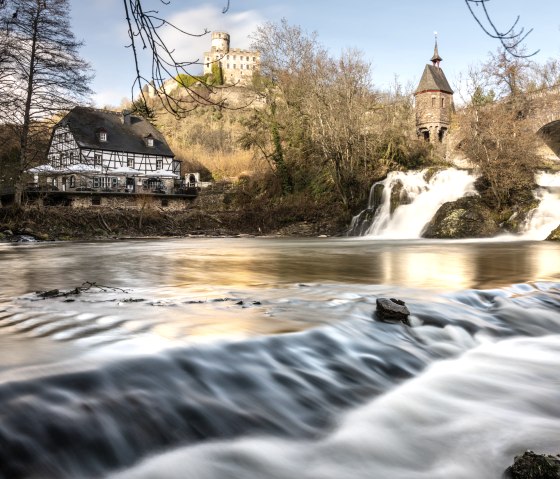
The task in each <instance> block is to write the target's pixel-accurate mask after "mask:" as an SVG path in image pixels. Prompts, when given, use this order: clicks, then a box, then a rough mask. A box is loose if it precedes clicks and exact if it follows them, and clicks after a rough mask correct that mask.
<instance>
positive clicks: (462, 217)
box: [422, 196, 500, 239]
mask: <svg viewBox="0 0 560 479" xmlns="http://www.w3.org/2000/svg"><path fill="white" fill-rule="evenodd" d="M499 232H500V228H499V226H498V224H497V223H496V220H495V219H494V217H493V214H492V210H490V209H489V208H488V207H487V206H485V205H484V203H483V202H482V200H481V199H480V198H479V197H478V196H466V197H464V198H460V199H458V200H457V201H451V202H448V203H444V204H443V205H442V206H441V207H440V208H439V210H438V211H437V213H436V214H435V216H434V217H433V218H432V220H431V221H430V223H429V224H428V226H427V227H426V229H425V230H424V232H423V233H422V237H423V238H441V239H454V238H490V237H492V236H496V235H497V234H498V233H499Z"/></svg>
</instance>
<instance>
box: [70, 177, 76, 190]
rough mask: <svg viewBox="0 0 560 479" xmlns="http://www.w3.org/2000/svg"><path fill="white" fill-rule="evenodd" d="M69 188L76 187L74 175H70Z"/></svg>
mask: <svg viewBox="0 0 560 479" xmlns="http://www.w3.org/2000/svg"><path fill="white" fill-rule="evenodd" d="M70 188H76V177H75V176H74V175H72V176H71V177H70Z"/></svg>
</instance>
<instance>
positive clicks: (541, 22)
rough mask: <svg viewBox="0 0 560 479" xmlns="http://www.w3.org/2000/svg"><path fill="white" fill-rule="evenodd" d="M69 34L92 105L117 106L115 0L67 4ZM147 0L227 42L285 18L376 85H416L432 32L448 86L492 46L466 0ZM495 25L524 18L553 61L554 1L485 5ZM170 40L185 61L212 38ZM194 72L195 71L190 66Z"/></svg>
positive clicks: (126, 88)
mask: <svg viewBox="0 0 560 479" xmlns="http://www.w3.org/2000/svg"><path fill="white" fill-rule="evenodd" d="M70 3H71V7H72V11H71V16H72V20H73V25H74V32H75V34H76V36H77V37H78V38H79V39H82V40H83V41H84V42H85V46H84V47H83V49H82V56H83V57H84V58H85V59H86V60H88V61H89V62H90V63H91V64H92V66H93V68H94V70H95V74H96V78H95V80H94V83H93V89H94V90H95V92H96V94H95V96H94V101H95V103H96V105H97V106H100V107H101V106H104V105H118V104H119V103H120V102H121V100H122V99H123V98H126V97H130V94H131V93H130V92H131V86H132V82H133V81H134V70H133V61H132V56H131V52H130V50H128V49H127V48H125V45H126V44H127V34H126V24H125V19H124V10H123V3H122V1H121V0H92V1H84V0H70ZM225 4H226V0H206V1H197V0H171V3H170V5H167V6H166V5H164V4H162V3H161V2H160V0H144V5H145V8H146V9H147V8H148V7H152V8H154V9H157V10H159V12H160V14H161V15H165V16H166V17H167V18H169V19H170V20H172V21H174V22H175V23H176V24H177V25H178V26H179V27H181V28H184V29H186V30H188V31H192V32H202V31H203V30H204V29H205V28H206V29H208V30H210V31H214V30H220V31H227V32H229V33H230V35H231V44H232V47H247V46H248V45H249V43H250V40H249V39H248V35H249V34H250V33H251V32H252V31H254V30H255V28H256V26H257V25H259V24H262V23H264V22H267V21H273V22H277V21H279V20H280V19H281V18H283V17H284V18H286V19H287V20H288V22H289V23H290V24H294V25H300V26H301V27H302V28H303V29H304V30H306V31H308V32H313V31H315V32H317V34H318V38H319V41H320V42H321V43H322V44H323V45H324V46H326V47H327V48H328V49H329V50H330V51H331V53H332V54H334V55H336V54H338V53H339V52H340V51H341V50H343V49H345V48H358V49H359V50H361V51H362V52H363V53H364V58H365V59H366V60H367V61H369V62H370V63H371V65H372V80H373V83H374V84H376V85H377V86H380V87H388V86H389V85H390V84H391V83H393V81H394V79H395V77H397V78H398V79H399V81H400V82H401V83H403V84H407V83H408V82H411V83H416V82H418V80H419V78H420V75H421V73H422V70H423V67H424V64H425V63H426V62H427V61H428V60H429V59H430V57H431V55H432V52H433V41H434V40H433V38H434V35H433V33H434V31H437V32H438V35H439V46H440V54H441V56H442V57H443V59H444V62H443V63H442V68H443V69H444V71H445V72H446V74H447V77H448V79H449V80H450V82H451V84H452V86H453V85H455V84H457V82H458V80H459V76H460V74H461V72H463V73H464V72H466V70H467V68H468V66H469V65H471V64H475V63H477V62H479V61H480V60H483V59H485V58H486V56H487V54H488V52H489V51H491V50H495V49H496V48H497V46H498V45H497V43H496V41H494V40H492V39H490V38H488V37H487V36H485V35H484V33H483V32H482V31H481V30H480V28H479V27H478V26H477V25H476V23H475V21H474V20H473V19H472V18H471V16H470V14H469V12H468V10H467V7H466V6H465V3H464V1H463V0H422V1H420V0H385V1H381V0H347V1H346V2H343V1H340V0H322V1H319V0H307V1H304V0H278V1H270V0H231V6H230V10H229V12H228V13H226V14H225V15H224V14H222V8H223V7H224V6H225ZM488 7H489V9H491V11H492V12H493V15H494V18H495V20H496V23H497V24H498V25H499V26H500V27H502V28H503V29H507V28H508V27H509V26H510V25H511V23H512V22H513V21H514V20H515V19H516V17H517V15H520V16H521V19H520V24H521V25H523V26H525V27H526V28H527V29H528V28H533V29H534V31H533V33H531V35H529V37H528V39H527V42H526V43H527V47H528V49H529V50H539V49H540V53H539V54H538V55H537V56H536V57H535V59H536V60H538V61H544V60H546V59H547V58H551V57H556V58H560V1H559V0H533V1H532V2H527V1H526V0H492V1H491V2H489V4H488ZM170 42H171V43H172V45H173V47H174V48H175V49H176V51H177V53H178V54H180V57H181V58H184V59H185V60H196V59H198V58H200V57H201V56H202V52H204V51H205V50H206V49H207V48H208V45H209V43H210V38H209V36H206V37H203V38H202V39H193V38H188V37H187V38H185V37H179V36H173V37H171V38H170ZM194 73H196V72H194Z"/></svg>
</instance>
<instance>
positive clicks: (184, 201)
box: [38, 193, 192, 211]
mask: <svg viewBox="0 0 560 479" xmlns="http://www.w3.org/2000/svg"><path fill="white" fill-rule="evenodd" d="M38 201H41V202H42V204H43V205H45V206H49V205H66V206H68V207H70V208H76V209H83V208H88V209H91V208H93V209H95V208H127V209H136V210H139V209H142V208H151V209H161V210H164V211H184V210H186V209H188V208H189V206H190V204H191V202H192V198H184V197H178V196H171V195H150V194H147V195H136V194H110V193H103V194H95V193H65V194H48V195H46V196H43V197H41V198H38Z"/></svg>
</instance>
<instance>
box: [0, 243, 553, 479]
mask: <svg viewBox="0 0 560 479" xmlns="http://www.w3.org/2000/svg"><path fill="white" fill-rule="evenodd" d="M559 253H560V246H559V245H558V244H555V243H544V242H528V241H523V242H512V241H509V242H502V243H499V242H490V243H481V242H443V241H439V242H438V241H406V242H405V241H367V240H363V239H361V240H354V239H347V238H346V239H345V238H340V239H312V240H277V239H248V238H245V239H184V240H143V241H114V242H90V243H42V244H41V243H39V244H25V245H24V244H21V245H8V244H0V265H1V266H2V271H3V272H4V274H3V275H2V276H1V277H0V347H1V348H2V352H3V354H2V359H1V360H0V478H2V479H17V478H33V479H35V478H41V479H50V478H52V479H55V478H56V479H67V478H68V479H70V478H72V479H75V478H107V479H108V478H111V479H117V478H118V479H125V478H126V479H129V478H130V479H147V478H161V479H171V478H192V479H207V478H208V479H210V478H216V479H217V478H225V477H227V478H249V477H255V478H256V477H259V478H260V477H263V478H265V477H266V478H293V477H301V478H314V479H321V478H325V479H331V478H332V479H334V478H336V479H347V478H348V479H350V478H362V477H363V478H366V477H367V478H369V477H380V478H384V477H387V478H389V477H390V478H397V479H399V478H403V479H404V478H442V479H443V478H449V477H453V478H454V479H455V478H459V479H460V478H465V479H466V478H472V477H476V478H480V479H491V478H499V477H500V475H501V473H502V472H503V470H504V469H505V468H506V467H507V466H508V465H509V464H510V463H511V462H512V460H513V456H514V455H516V454H519V453H521V452H523V451H524V450H525V449H535V450H537V451H538V452H548V453H558V452H560V451H558V442H557V438H558V436H559V434H560V402H559V401H558V382H559V380H560V373H558V368H557V364H558V363H559V361H560V254H559ZM85 281H90V282H95V283H96V284H97V285H99V286H101V287H103V288H97V287H94V288H91V289H90V290H88V291H85V292H83V293H82V294H80V295H70V296H67V297H60V298H50V299H49V298H48V299H41V298H39V297H38V296H37V295H36V294H35V293H34V292H35V291H38V290H46V289H52V288H58V289H61V290H69V289H71V288H74V287H76V286H79V285H80V284H82V283H83V282H85ZM380 296H385V297H398V298H401V299H403V300H405V301H406V303H407V306H408V307H409V309H410V310H411V312H412V317H411V323H412V326H411V327H407V326H403V325H398V324H390V323H380V322H377V321H375V320H374V319H373V316H374V310H375V300H376V298H377V297H380Z"/></svg>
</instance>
